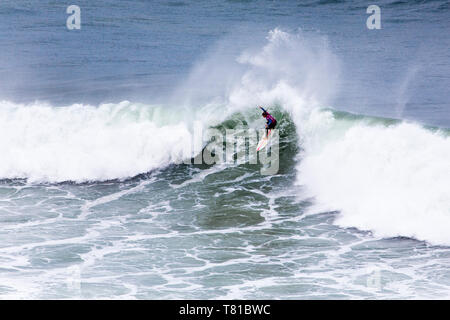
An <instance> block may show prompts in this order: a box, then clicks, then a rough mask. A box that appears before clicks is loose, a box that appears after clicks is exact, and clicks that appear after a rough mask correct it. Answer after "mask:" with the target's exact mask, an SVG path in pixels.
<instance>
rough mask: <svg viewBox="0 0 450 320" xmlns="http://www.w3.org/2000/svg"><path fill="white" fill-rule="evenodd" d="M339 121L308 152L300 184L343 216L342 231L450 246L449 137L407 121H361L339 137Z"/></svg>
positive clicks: (343, 131) (302, 164)
mask: <svg viewBox="0 0 450 320" xmlns="http://www.w3.org/2000/svg"><path fill="white" fill-rule="evenodd" d="M328 120H329V119H328ZM339 122H340V121H338V120H334V121H331V122H328V130H329V131H332V132H334V133H335V136H334V137H333V138H330V136H329V134H324V135H322V139H323V140H322V141H320V139H316V140H315V142H316V143H315V145H314V148H310V149H308V150H307V151H306V153H305V157H304V159H303V160H302V161H301V163H300V164H299V166H298V170H299V174H298V183H300V184H305V185H306V186H307V188H308V189H309V190H310V191H311V192H312V194H314V195H315V197H316V200H317V201H318V202H319V203H320V204H322V205H326V206H327V207H328V208H330V209H332V210H340V211H341V213H340V215H339V216H338V219H337V220H336V222H337V223H338V224H340V225H342V226H346V227H357V228H359V229H363V230H372V231H374V233H375V234H376V235H378V236H382V237H393V236H408V237H413V238H417V239H420V240H427V241H429V242H432V243H437V244H450V227H449V226H450V188H449V181H450V139H449V138H448V137H446V136H444V135H443V134H440V133H433V132H430V131H429V130H426V129H424V128H422V127H421V126H419V125H416V124H407V123H401V124H398V125H395V126H390V127H385V126H382V125H379V126H369V125H365V124H363V123H359V124H357V123H355V124H354V125H353V126H350V127H349V128H347V129H344V128H342V127H341V128H340V129H339V130H341V133H340V134H338V133H337V131H339V130H338V129H337V128H338V127H339V126H340V123H339ZM316 138H317V136H316ZM319 138H320V134H319Z"/></svg>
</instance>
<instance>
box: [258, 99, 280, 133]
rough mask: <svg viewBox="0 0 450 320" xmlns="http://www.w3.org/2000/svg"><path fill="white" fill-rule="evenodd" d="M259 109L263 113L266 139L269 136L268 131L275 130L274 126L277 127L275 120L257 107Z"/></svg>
mask: <svg viewBox="0 0 450 320" xmlns="http://www.w3.org/2000/svg"><path fill="white" fill-rule="evenodd" d="M259 108H260V109H261V110H262V111H263V113H262V116H263V117H264V118H266V120H267V124H266V137H267V136H268V135H269V130H270V129H275V126H276V125H277V120H276V119H275V118H274V117H273V116H272V115H271V114H270V113H268V112H267V111H266V110H265V109H264V108H263V107H261V106H259Z"/></svg>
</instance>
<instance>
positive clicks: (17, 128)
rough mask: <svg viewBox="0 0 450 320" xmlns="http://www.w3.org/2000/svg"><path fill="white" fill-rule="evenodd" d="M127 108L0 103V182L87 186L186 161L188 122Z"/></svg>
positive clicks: (122, 105) (155, 110) (123, 105)
mask: <svg viewBox="0 0 450 320" xmlns="http://www.w3.org/2000/svg"><path fill="white" fill-rule="evenodd" d="M161 109H162V108H157V107H154V106H143V105H136V104H132V103H130V102H126V101H125V102H122V103H119V104H103V105H100V106H99V107H93V106H88V105H71V106H68V107H61V108H57V107H52V106H49V105H46V104H39V103H35V104H32V105H20V104H13V103H10V102H1V103H0V128H1V132H2V134H1V135H0V150H2V157H1V158H0V177H2V178H27V179H28V181H30V182H36V181H51V182H55V181H56V182H58V181H67V180H71V181H76V182H81V181H88V180H109V179H122V178H127V177H132V176H135V175H137V174H140V173H145V172H148V171H150V170H152V169H155V168H159V167H163V166H165V165H168V164H170V163H173V162H177V161H179V162H181V161H182V160H183V159H185V158H187V157H190V156H192V150H191V141H192V130H191V129H190V124H189V122H186V121H183V118H182V117H183V116H182V114H180V113H179V117H180V118H181V119H177V118H176V117H174V116H171V114H177V113H176V112H174V113H170V112H165V111H164V109H162V110H161Z"/></svg>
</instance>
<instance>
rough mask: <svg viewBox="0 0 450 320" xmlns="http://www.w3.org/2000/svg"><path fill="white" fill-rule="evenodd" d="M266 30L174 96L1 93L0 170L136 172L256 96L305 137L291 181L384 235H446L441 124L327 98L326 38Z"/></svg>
mask: <svg viewBox="0 0 450 320" xmlns="http://www.w3.org/2000/svg"><path fill="white" fill-rule="evenodd" d="M266 40H267V41H266V42H265V43H264V45H262V46H254V47H251V46H247V47H246V48H244V49H243V50H242V51H241V53H240V54H239V55H237V57H236V55H230V56H227V55H224V54H223V53H222V52H221V50H220V46H218V48H217V50H212V51H211V52H210V54H209V56H208V57H207V59H205V60H204V61H202V62H200V63H198V64H197V65H196V66H195V67H194V69H193V71H192V73H191V75H190V77H189V78H188V79H187V80H186V81H185V83H184V84H182V85H181V86H180V87H179V89H178V90H176V91H175V92H174V94H173V96H172V98H173V101H172V102H171V103H170V105H169V104H167V105H160V106H152V105H142V104H133V103H130V102H122V103H119V104H103V105H100V106H98V107H94V106H86V105H72V106H68V107H61V108H57V107H54V106H49V105H45V104H39V103H35V104H33V105H18V104H13V103H10V102H2V103H1V107H0V127H1V128H2V135H1V136H0V148H1V150H2V151H3V152H4V156H2V157H1V158H0V177H1V178H3V179H5V178H7V179H13V178H25V179H27V180H28V181H29V182H61V181H75V182H84V181H99V180H100V181H101V180H110V179H125V178H128V177H133V176H136V175H138V174H141V173H146V172H149V171H151V170H154V169H159V168H163V167H166V166H167V165H169V164H173V163H177V162H179V161H182V160H183V159H186V158H189V157H192V156H195V155H196V154H197V153H198V152H199V151H200V150H201V147H202V146H201V145H200V146H199V145H198V144H195V143H194V145H196V146H197V148H196V147H192V144H191V143H192V140H193V137H194V128H193V124H194V122H196V123H199V124H200V127H201V128H208V127H210V126H215V125H218V124H224V121H225V120H227V119H230V118H232V119H236V118H239V117H240V118H242V119H244V120H246V123H247V126H249V127H253V128H258V127H261V125H262V120H261V119H260V117H259V113H258V114H256V112H255V106H256V105H258V104H261V105H265V106H268V107H269V108H270V109H271V110H273V109H275V110H276V109H277V108H278V109H279V110H280V111H281V112H282V114H287V115H288V116H287V117H289V122H290V123H293V124H294V128H295V129H294V130H292V129H290V126H286V127H283V124H282V123H281V124H280V128H281V129H282V130H285V131H284V132H283V134H284V135H291V136H296V138H295V139H292V140H289V139H288V142H287V143H295V144H297V143H299V147H300V149H301V152H300V153H299V154H298V155H297V156H296V159H297V161H298V163H297V165H296V166H295V167H296V173H297V180H296V183H297V184H299V185H303V186H305V188H306V190H307V191H308V196H312V197H314V198H315V200H316V202H317V204H318V205H320V206H321V207H323V208H326V210H339V211H340V214H339V216H338V218H337V219H336V223H338V224H340V225H342V226H346V227H357V228H360V229H364V230H372V231H373V232H374V233H375V234H377V235H379V236H383V237H394V236H408V237H414V238H417V239H420V240H426V241H430V242H432V243H438V244H450V233H449V232H448V225H450V211H449V210H450V193H449V188H448V181H450V170H449V166H448V164H449V160H450V140H449V137H448V132H446V131H436V130H429V129H426V128H424V127H421V126H419V125H417V124H412V123H405V122H401V121H397V122H393V121H390V120H388V119H384V120H383V119H381V120H376V119H374V118H368V117H364V116H351V115H349V114H347V115H344V116H342V114H339V113H338V112H333V111H330V110H323V107H326V106H328V105H329V103H330V101H332V99H333V96H334V93H335V91H336V88H337V85H338V83H339V74H340V64H339V60H338V59H337V58H336V56H335V55H334V54H333V53H332V52H331V50H330V49H329V47H328V44H327V40H326V38H323V37H318V36H315V37H307V36H306V35H305V34H303V33H302V32H298V33H288V32H284V31H282V30H279V29H275V30H272V31H271V32H270V33H269V34H268V36H267V39H266ZM175 105H176V107H174V106H175ZM286 130H291V131H289V132H286ZM289 141H291V142H289ZM297 141H299V142H297ZM282 150H283V149H282ZM299 196H302V197H304V196H305V195H304V194H302V195H299Z"/></svg>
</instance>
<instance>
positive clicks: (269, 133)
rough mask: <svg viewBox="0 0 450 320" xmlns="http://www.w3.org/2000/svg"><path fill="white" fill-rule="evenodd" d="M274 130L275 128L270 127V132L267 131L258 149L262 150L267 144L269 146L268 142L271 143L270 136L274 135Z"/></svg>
mask: <svg viewBox="0 0 450 320" xmlns="http://www.w3.org/2000/svg"><path fill="white" fill-rule="evenodd" d="M272 132H273V130H272V129H270V130H269V132H268V133H267V136H265V137H264V138H262V139H261V140H260V141H259V143H258V146H257V147H256V151H260V150H262V149H264V147H265V146H267V143H269V140H270V137H271V136H272Z"/></svg>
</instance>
